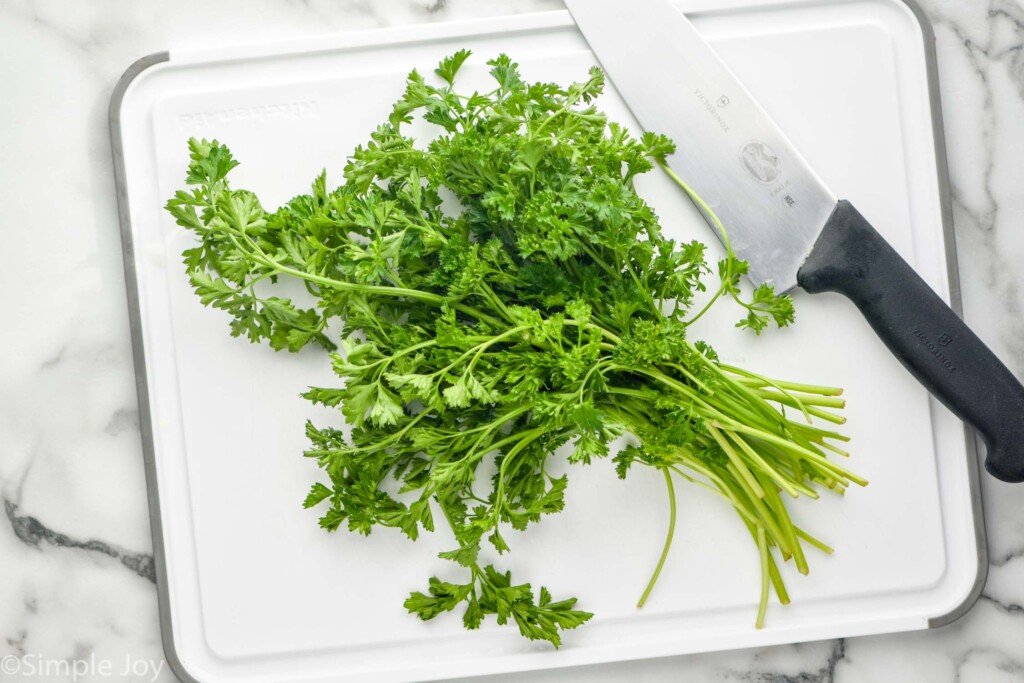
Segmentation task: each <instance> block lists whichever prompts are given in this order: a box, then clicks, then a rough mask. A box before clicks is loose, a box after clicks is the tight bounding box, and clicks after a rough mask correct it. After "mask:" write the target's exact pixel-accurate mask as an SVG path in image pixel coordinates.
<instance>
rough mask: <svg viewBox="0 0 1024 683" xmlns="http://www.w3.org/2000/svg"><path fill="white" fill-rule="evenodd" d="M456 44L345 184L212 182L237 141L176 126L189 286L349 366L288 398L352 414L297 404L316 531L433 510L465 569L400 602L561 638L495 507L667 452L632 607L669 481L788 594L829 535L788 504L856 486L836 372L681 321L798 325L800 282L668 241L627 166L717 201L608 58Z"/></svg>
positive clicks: (425, 613)
mask: <svg viewBox="0 0 1024 683" xmlns="http://www.w3.org/2000/svg"><path fill="white" fill-rule="evenodd" d="M468 57H469V52H468V51H460V52H458V53H456V54H454V55H452V56H451V57H448V58H447V59H445V60H444V61H442V62H441V64H440V66H439V67H438V68H437V70H436V74H437V76H438V77H439V80H438V81H437V84H436V85H432V84H430V83H428V82H427V80H426V79H425V78H424V77H423V76H421V75H420V74H419V73H417V72H415V71H413V72H412V73H411V74H410V75H409V77H408V83H407V87H406V91H405V94H404V95H403V97H402V99H401V100H399V101H398V102H397V103H396V104H395V105H394V108H393V110H392V113H391V115H390V116H389V117H388V120H387V121H386V122H384V123H383V124H381V125H380V126H379V127H378V128H377V129H376V130H375V131H374V132H373V133H372V134H371V136H370V141H369V142H368V143H367V144H366V145H365V146H361V147H359V148H357V149H356V150H355V151H354V153H353V154H352V156H351V157H350V158H349V160H348V163H347V165H346V166H345V169H344V180H345V182H344V184H342V185H341V186H340V187H337V188H335V189H333V190H328V188H327V181H326V174H325V173H324V174H321V175H320V176H319V177H318V178H317V179H316V180H315V181H314V183H313V187H312V190H311V192H310V193H309V194H305V195H300V196H297V197H295V198H294V199H292V200H290V201H289V202H287V203H286V204H285V205H284V206H282V207H280V208H279V209H277V210H276V211H272V212H270V211H267V210H265V209H264V208H263V207H262V205H261V204H260V202H259V201H258V199H257V198H256V196H255V195H254V194H253V193H251V192H248V191H246V190H241V189H234V188H232V187H231V186H230V185H229V183H228V180H227V176H228V174H229V173H230V171H231V170H232V169H233V168H234V167H235V166H236V165H237V162H236V161H235V160H234V159H233V158H232V156H231V153H230V152H229V151H228V149H227V148H226V147H225V146H224V145H222V144H220V143H218V142H216V141H213V142H209V141H206V140H201V141H200V140H194V139H193V140H190V141H189V149H190V153H191V163H190V164H189V170H188V176H187V179H186V182H187V183H188V185H189V186H190V189H188V190H181V191H178V192H177V193H176V194H175V195H174V197H173V198H171V199H170V200H169V201H168V203H167V209H168V210H169V211H170V212H171V214H173V216H174V218H175V220H176V221H177V223H178V224H179V225H180V226H182V227H183V228H185V229H187V230H189V231H191V232H193V233H194V235H195V236H196V238H197V244H196V245H195V246H194V247H191V248H189V249H187V250H186V251H185V252H184V259H185V266H186V270H187V273H188V277H189V279H190V281H191V284H192V286H193V287H194V288H195V290H196V293H197V294H198V296H199V297H200V300H201V302H202V303H203V304H204V305H207V306H213V307H215V308H219V309H221V310H223V311H225V312H227V313H228V314H229V315H230V316H231V318H232V320H231V325H230V330H231V333H232V334H233V335H235V336H245V337H247V338H248V339H249V340H250V341H253V342H260V341H267V342H268V343H269V344H270V346H271V347H273V348H274V349H277V350H282V349H287V350H289V351H299V350H300V349H302V348H304V347H306V346H310V345H312V346H319V347H321V348H323V349H326V350H327V351H328V352H330V359H331V363H332V366H333V369H334V371H335V372H336V373H337V375H338V376H339V377H340V378H341V379H342V380H344V383H343V384H342V385H341V386H332V387H314V388H310V389H309V390H308V391H307V392H306V393H305V394H304V396H305V397H306V398H307V399H309V400H310V401H312V402H314V403H318V404H323V405H325V406H331V407H337V408H339V409H340V411H341V413H342V414H343V415H344V418H345V421H346V422H347V424H348V425H349V427H350V432H346V431H343V430H340V429H336V428H332V427H318V426H315V425H313V424H312V423H309V424H307V425H306V434H307V436H308V437H309V440H310V443H311V446H310V448H309V450H307V451H306V455H307V456H308V457H310V458H312V459H314V460H315V461H316V462H317V464H318V465H319V466H320V468H321V469H322V470H323V473H324V475H325V477H326V481H322V482H318V483H316V484H314V485H313V487H312V488H311V490H310V493H309V495H308V496H307V498H306V501H305V504H306V506H307V507H316V506H324V507H323V509H324V512H323V515H322V516H321V518H320V525H321V526H322V527H323V528H324V529H327V530H329V531H334V530H336V529H338V528H340V527H341V526H345V527H346V528H348V529H349V530H350V531H354V532H359V533H363V534H369V533H370V532H371V530H372V529H373V528H374V527H394V528H397V529H399V530H400V531H401V532H403V533H404V534H406V535H407V536H408V537H409V538H411V539H414V540H415V539H416V538H417V537H418V536H419V534H420V532H421V531H434V529H435V517H436V516H437V515H438V514H439V515H440V518H441V519H443V520H444V522H445V523H446V524H447V526H448V527H450V529H451V531H452V534H453V535H454V539H455V542H454V545H453V547H452V549H451V550H448V551H445V552H443V553H441V558H443V559H445V560H449V561H451V562H454V563H456V564H457V565H458V566H460V567H462V568H463V572H464V578H463V580H462V581H461V582H454V583H453V582H446V581H441V580H440V579H438V578H436V577H435V578H431V579H430V580H429V582H428V587H427V591H426V592H420V591H414V592H412V593H411V594H410V595H409V597H408V599H407V600H406V601H405V607H406V609H408V611H410V612H412V613H414V614H416V615H417V616H419V617H420V618H422V619H432V618H434V617H435V616H437V615H439V614H441V613H444V612H449V611H452V610H454V609H456V608H459V607H461V609H462V619H463V623H464V624H465V626H466V628H469V629H475V628H478V627H479V626H480V624H481V623H482V622H483V621H484V619H485V618H487V616H488V615H490V616H493V617H495V618H496V620H497V622H498V623H499V624H505V623H508V622H514V623H515V625H516V627H517V628H518V629H519V631H520V632H521V633H522V635H523V636H525V637H527V638H530V639H541V640H546V641H549V642H550V643H552V644H553V645H554V646H556V647H557V646H558V645H559V644H560V643H561V638H562V631H564V630H567V629H572V628H575V627H577V626H579V625H580V624H582V623H584V622H585V621H587V620H588V619H590V618H591V616H592V615H591V614H590V613H589V612H585V611H582V610H579V609H576V598H567V599H555V598H554V597H553V596H552V595H551V593H550V592H549V591H548V590H547V589H546V588H544V587H541V588H540V589H539V590H537V591H534V589H533V588H532V586H531V585H530V584H527V583H520V584H517V583H516V582H514V581H513V580H512V576H511V572H509V571H507V570H506V571H504V572H502V571H499V570H498V569H496V568H495V566H494V564H493V562H492V561H491V559H490V556H491V555H492V554H498V555H502V554H504V553H506V552H508V550H509V545H508V543H507V542H506V538H505V534H507V533H508V532H509V529H513V530H516V531H523V530H525V529H526V528H527V527H528V526H529V525H530V524H532V523H536V522H538V521H540V519H541V518H542V517H543V516H544V515H547V514H552V513H556V512H559V511H560V510H562V508H563V507H564V501H565V498H564V495H565V490H566V486H567V485H568V475H567V474H565V473H562V474H559V472H561V471H562V469H563V468H562V465H561V463H562V462H563V461H566V460H567V461H568V462H569V463H571V464H581V465H585V464H589V463H591V462H592V461H594V460H603V459H606V458H610V459H611V461H612V462H613V464H614V468H615V471H616V472H617V474H618V476H619V477H623V478H624V477H626V476H627V475H628V473H629V472H630V471H631V470H632V468H633V467H649V468H653V469H656V470H658V471H660V472H661V474H662V475H663V477H664V480H665V484H666V489H667V492H668V514H669V530H668V535H667V537H666V539H665V543H664V546H663V549H662V552H661V555H660V556H659V558H658V560H657V562H656V564H655V567H654V571H653V574H652V576H651V579H650V581H649V583H648V584H647V586H646V588H644V590H643V592H642V594H641V597H640V602H639V605H640V606H643V604H644V603H645V602H646V601H647V600H648V598H649V597H650V596H651V594H652V591H653V589H654V587H655V584H656V583H657V581H658V579H659V576H661V574H662V570H663V569H664V567H665V566H666V563H667V558H668V554H669V550H670V548H671V546H672V536H673V533H674V530H675V527H676V490H675V483H676V482H677V481H679V480H682V481H686V482H690V483H692V484H695V485H697V486H700V487H702V488H704V489H707V490H709V491H711V492H712V493H714V494H715V495H716V496H719V497H720V498H722V499H723V500H724V501H725V502H726V503H727V504H728V505H729V506H731V507H732V508H733V509H734V510H735V511H736V513H737V515H738V516H739V518H740V521H741V522H742V523H743V524H744V525H745V526H746V528H747V530H748V531H749V532H750V534H751V537H752V539H753V541H754V544H755V546H756V547H757V550H758V554H759V557H760V565H761V574H762V585H761V592H760V601H759V608H758V613H757V619H756V625H757V626H758V627H760V626H761V625H762V624H763V621H764V617H765V611H766V608H767V604H768V600H769V593H770V591H771V590H774V592H775V594H776V596H777V597H778V599H779V601H780V602H782V603H786V602H788V600H789V598H788V595H787V593H786V589H785V586H784V584H783V580H782V574H781V571H780V564H779V560H780V559H781V561H782V562H786V561H789V560H792V561H793V564H794V566H795V567H796V569H797V570H798V571H799V572H800V573H804V574H806V573H807V571H808V564H807V559H806V557H805V554H804V544H807V545H810V546H813V547H815V548H818V549H819V550H822V551H824V552H826V553H830V552H832V550H831V548H829V547H828V546H827V545H825V544H824V543H823V542H821V541H819V540H817V539H816V538H814V537H813V536H812V535H811V534H809V533H808V532H807V531H806V530H804V529H802V528H800V527H798V526H796V525H795V524H794V523H793V521H792V520H791V518H790V516H789V513H788V511H787V507H786V505H787V503H786V500H787V499H789V498H798V497H802V496H803V497H808V498H817V497H818V495H819V491H820V490H823V489H830V490H832V491H835V492H838V493H842V492H843V491H844V490H845V489H846V487H847V486H849V485H850V484H851V483H855V484H859V485H864V484H866V482H865V481H864V480H863V479H861V478H860V477H858V476H857V475H855V474H853V473H851V472H850V471H848V470H847V469H846V468H845V467H843V466H842V465H840V464H838V463H837V462H836V461H835V460H833V459H832V456H834V455H840V456H845V455H846V452H845V451H844V450H843V449H842V448H840V447H839V446H837V445H836V443H837V442H843V441H846V440H847V439H846V437H844V436H843V435H842V434H840V433H839V432H836V431H834V429H833V428H832V427H831V426H830V425H838V424H842V423H843V421H844V418H842V417H841V416H840V415H839V414H838V413H837V412H835V411H836V410H838V409H841V408H842V407H843V400H842V399H841V398H840V394H841V391H840V390H839V389H833V388H830V387H822V386H816V385H809V384H802V383H794V382H787V381H781V380H776V379H769V378H767V377H764V376H762V375H760V374H758V373H756V372H752V371H750V370H747V369H742V368H737V367H733V366H730V365H728V364H725V363H722V362H721V361H720V360H719V358H718V356H717V355H716V354H715V352H714V350H713V349H712V348H711V346H710V345H708V344H707V343H706V342H704V341H702V340H695V339H691V338H690V335H689V327H690V325H691V324H692V323H693V322H694V321H695V320H697V319H699V318H700V317H701V316H702V315H703V314H704V313H705V312H706V311H707V310H708V309H709V308H710V307H711V306H712V305H714V304H715V303H716V302H717V301H719V300H721V299H722V298H723V297H724V298H729V299H732V300H733V301H734V302H735V303H736V304H738V305H739V306H740V307H742V309H743V311H744V317H743V319H742V320H741V321H740V322H739V323H738V325H739V326H740V327H744V328H749V329H750V330H752V331H754V332H755V333H760V332H761V331H762V330H764V329H765V328H766V327H767V326H768V325H769V324H770V323H771V322H774V323H775V324H776V325H779V326H782V325H787V324H789V323H791V322H792V320H793V308H792V302H791V301H790V299H789V298H788V297H786V296H776V294H775V292H774V291H773V290H772V288H771V286H770V285H761V286H760V287H758V288H756V289H755V290H754V291H753V293H752V294H751V295H749V297H748V296H746V295H745V294H744V293H743V287H742V286H741V278H742V276H743V275H744V274H745V273H746V270H747V265H746V263H744V262H743V261H740V260H738V259H737V258H736V257H735V255H734V254H733V253H732V250H731V248H730V247H729V245H728V239H727V236H726V247H727V255H726V257H725V258H724V259H722V260H721V261H720V262H719V264H718V278H717V281H718V284H717V286H716V289H715V290H714V291H713V292H706V285H705V282H704V281H705V279H706V277H707V275H708V274H709V272H710V268H709V267H708V264H707V262H706V258H705V247H704V245H703V244H701V243H699V242H697V241H692V242H688V243H679V242H676V241H674V240H671V239H668V238H666V237H665V236H664V235H663V233H662V230H661V226H660V225H659V223H658V218H657V216H656V215H655V214H654V212H653V211H652V210H651V208H650V207H649V206H648V205H647V203H646V202H644V200H643V198H641V197H640V196H639V195H638V194H637V192H636V190H635V187H634V179H635V177H636V176H638V175H640V174H643V173H646V172H649V171H651V170H652V169H653V168H654V167H655V166H656V165H659V166H661V167H662V168H663V169H664V171H665V172H666V173H668V174H669V175H670V176H671V177H672V178H673V179H674V180H675V181H676V182H677V183H679V185H680V186H681V187H682V188H683V190H684V191H685V192H686V193H687V194H689V196H690V197H692V198H693V200H694V201H695V202H696V203H697V204H698V205H700V206H701V207H702V208H703V209H704V210H705V212H707V213H709V215H713V214H712V213H711V212H710V210H709V209H708V207H707V206H706V205H704V204H703V202H702V201H701V199H700V198H699V197H697V196H696V194H695V193H694V192H693V191H692V190H691V189H690V188H689V186H687V184H686V183H685V182H684V181H683V179H681V178H679V177H678V176H677V175H676V174H675V173H673V172H672V170H671V169H670V168H669V167H668V166H667V165H666V164H665V158H666V157H667V156H668V155H670V154H672V153H673V151H674V145H673V143H672V142H671V141H670V140H668V139H667V138H665V137H664V136H660V135H656V134H654V133H645V134H643V135H642V136H641V137H640V138H639V139H638V138H634V137H632V136H630V135H629V133H628V132H627V131H626V130H625V129H624V128H623V127H621V126H619V125H618V124H616V123H613V122H609V121H607V119H606V117H605V116H604V115H603V114H602V113H601V112H600V111H599V110H598V109H597V108H596V107H595V106H594V105H593V100H594V98H596V97H597V96H598V95H600V94H601V92H602V90H603V87H604V76H603V74H602V73H601V71H600V70H598V69H596V68H595V69H592V70H591V71H590V73H589V74H588V78H587V79H586V80H585V81H582V82H580V83H573V84H572V85H570V86H568V87H566V88H563V87H561V86H559V85H556V84H552V83H527V82H524V81H523V80H522V78H521V76H520V74H519V71H518V69H517V66H516V65H515V64H514V63H513V62H512V61H511V60H510V59H509V58H508V57H506V56H504V55H502V56H500V57H498V58H496V59H494V60H492V61H490V62H488V65H489V66H490V73H491V75H492V76H493V78H494V81H495V84H496V85H495V87H494V88H493V89H492V90H491V91H489V92H486V93H479V92H474V93H472V94H471V95H464V94H460V93H458V92H456V90H455V88H454V80H455V74H456V72H457V71H458V69H459V67H460V66H461V65H462V64H463V62H465V61H466V59H467V58H468ZM414 114H419V115H421V116H422V118H423V119H424V120H425V121H426V122H428V123H430V124H433V125H434V126H435V127H436V128H437V132H438V135H437V136H436V137H434V138H433V139H432V141H430V142H429V143H426V144H417V143H416V141H414V140H413V139H412V138H411V137H408V136H406V135H405V134H404V131H405V127H406V126H407V125H408V124H410V123H411V122H412V120H413V116H414ZM715 220H716V221H717V219H715ZM717 227H718V229H719V230H720V231H721V232H722V234H723V235H725V230H724V228H723V226H722V225H721V224H720V223H718V225H717ZM283 279H287V280H293V281H296V282H298V283H301V284H302V286H303V287H304V289H305V293H304V295H303V296H302V298H303V299H304V301H303V302H299V301H293V300H291V299H287V298H283V297H280V296H276V295H275V294H274V292H275V285H277V284H278V283H279V282H280V281H281V280H283ZM701 295H703V298H704V299H706V303H705V304H704V305H702V307H701V308H700V309H699V310H696V311H694V310H693V308H694V305H695V301H696V300H697V299H698V298H699V297H700V296H701ZM339 347H340V349H339ZM787 409H789V411H790V412H792V413H794V414H795V419H792V418H791V417H790V415H789V413H787ZM485 466H486V469H482V468H484V467H485ZM484 471H493V472H494V474H493V475H491V476H489V477H488V476H484V475H483V472H484Z"/></svg>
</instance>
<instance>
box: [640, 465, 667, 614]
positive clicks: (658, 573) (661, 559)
mask: <svg viewBox="0 0 1024 683" xmlns="http://www.w3.org/2000/svg"><path fill="white" fill-rule="evenodd" d="M659 469H661V471H662V473H663V474H664V475H665V485H666V487H667V488H668V533H667V534H666V535H665V547H664V548H662V550H661V557H659V558H658V566H656V567H655V568H654V574H652V575H651V580H650V581H648V582H647V588H645V589H644V594H643V595H641V596H640V601H639V602H637V603H636V606H637V608H641V607H643V606H644V603H646V602H647V598H648V597H649V596H650V594H651V591H652V590H654V584H656V583H657V582H658V577H659V576H661V570H662V568H664V566H665V560H666V559H667V558H668V551H669V550H670V549H671V548H672V537H673V536H674V535H675V533H676V490H675V486H674V485H673V484H672V473H671V472H669V471H668V468H667V467H661V468H659Z"/></svg>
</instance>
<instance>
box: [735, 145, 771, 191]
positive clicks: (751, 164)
mask: <svg viewBox="0 0 1024 683" xmlns="http://www.w3.org/2000/svg"><path fill="white" fill-rule="evenodd" d="M740 160H741V161H742V162H743V167H744V168H745V169H747V173H749V174H750V175H752V176H753V177H754V178H755V179H756V180H759V181H760V182H762V183H770V182H772V181H773V180H775V179H776V178H778V177H779V173H780V172H781V168H780V166H779V155H777V154H776V153H775V150H773V149H772V148H771V147H769V146H768V145H766V144H765V143H763V142H761V141H760V140H752V141H750V142H748V143H747V144H745V145H743V150H742V151H741V152H740Z"/></svg>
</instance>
